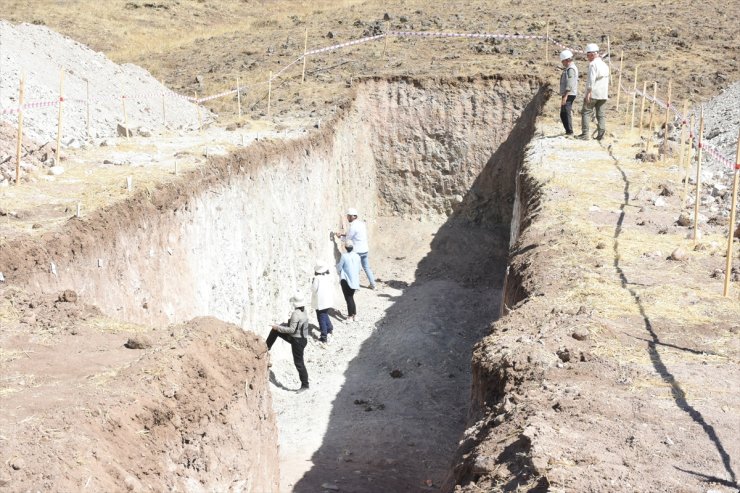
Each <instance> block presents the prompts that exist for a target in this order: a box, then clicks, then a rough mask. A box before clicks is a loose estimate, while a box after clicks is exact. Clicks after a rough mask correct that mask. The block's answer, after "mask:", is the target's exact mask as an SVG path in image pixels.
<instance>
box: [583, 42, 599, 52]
mask: <svg viewBox="0 0 740 493" xmlns="http://www.w3.org/2000/svg"><path fill="white" fill-rule="evenodd" d="M598 52H599V45H597V44H596V43H589V44H587V45H586V53H598Z"/></svg>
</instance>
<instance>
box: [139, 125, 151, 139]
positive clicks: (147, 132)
mask: <svg viewBox="0 0 740 493" xmlns="http://www.w3.org/2000/svg"><path fill="white" fill-rule="evenodd" d="M138 132H139V135H141V136H142V137H151V136H152V131H151V130H149V129H148V128H146V127H139V130H138Z"/></svg>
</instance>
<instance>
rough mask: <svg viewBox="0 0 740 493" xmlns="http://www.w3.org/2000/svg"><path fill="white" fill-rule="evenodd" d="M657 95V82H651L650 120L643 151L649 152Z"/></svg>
mask: <svg viewBox="0 0 740 493" xmlns="http://www.w3.org/2000/svg"><path fill="white" fill-rule="evenodd" d="M657 97H658V83H657V82H653V101H652V103H651V104H650V122H649V123H648V135H647V143H646V144H645V152H646V153H647V152H650V144H651V143H652V142H653V118H654V117H655V99H656V98H657Z"/></svg>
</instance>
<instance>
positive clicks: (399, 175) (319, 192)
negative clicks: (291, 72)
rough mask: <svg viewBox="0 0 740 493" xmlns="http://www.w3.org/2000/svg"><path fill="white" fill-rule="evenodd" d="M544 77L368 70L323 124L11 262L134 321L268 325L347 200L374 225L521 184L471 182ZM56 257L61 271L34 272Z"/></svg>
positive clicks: (305, 280) (327, 255)
mask: <svg viewBox="0 0 740 493" xmlns="http://www.w3.org/2000/svg"><path fill="white" fill-rule="evenodd" d="M541 85H542V84H541V82H539V81H538V80H536V79H534V78H522V79H503V78H498V77H485V78H484V77H480V78H470V79H456V80H434V79H429V80H424V81H417V80H410V79H395V80H380V79H377V80H367V81H365V82H363V83H362V84H360V85H358V89H357V92H356V96H355V98H354V101H353V102H352V103H350V104H349V105H347V106H346V108H345V109H344V110H343V113H342V114H341V115H340V116H339V117H337V119H336V120H335V122H334V123H333V124H331V125H329V126H327V128H326V129H325V130H323V131H322V132H320V133H318V132H317V133H316V134H313V135H312V136H310V137H306V138H305V139H299V140H297V141H292V142H287V143H283V142H280V143H263V144H258V145H256V146H253V147H251V148H249V149H247V150H245V151H242V152H240V153H237V154H235V155H232V156H230V157H229V158H227V159H223V160H220V161H218V162H215V163H213V165H212V166H210V167H209V168H208V169H206V170H205V176H204V177H201V174H200V172H198V171H196V172H194V173H191V174H190V175H188V177H187V178H186V179H184V180H183V181H182V183H177V184H174V185H169V186H162V187H159V189H158V190H156V191H155V192H154V194H152V195H146V194H140V195H139V196H138V197H137V198H135V199H133V200H130V201H128V202H126V203H124V204H118V205H116V206H113V207H112V208H110V209H108V210H106V211H101V212H99V213H96V214H95V215H93V216H92V217H91V218H90V219H89V220H88V221H85V222H81V221H73V222H72V223H71V224H69V225H68V226H67V227H66V231H61V232H60V233H57V234H55V235H52V236H47V237H43V238H41V239H39V240H38V242H30V244H28V245H24V244H19V245H16V248H17V249H18V250H23V249H25V250H26V255H25V258H26V259H27V261H26V263H23V262H20V265H15V266H12V267H14V268H5V269H4V270H5V271H6V272H11V271H17V272H21V273H22V272H27V274H28V278H29V280H30V285H31V286H33V287H35V288H36V289H39V290H42V291H57V290H60V289H67V288H71V289H75V290H77V291H78V293H80V294H81V295H82V296H83V299H85V301H87V302H92V303H95V304H97V305H98V306H100V307H101V309H103V311H105V312H106V313H108V314H109V315H111V316H114V317H117V318H121V319H125V320H129V321H135V322H141V323H147V324H154V325H159V324H166V323H171V322H179V321H183V320H188V319H190V318H192V317H195V316H199V315H212V316H215V317H218V318H220V319H223V320H225V321H228V322H233V323H236V324H238V325H240V326H242V327H243V328H245V329H253V330H256V331H257V332H261V331H262V329H263V328H265V327H266V324H268V323H270V322H273V321H274V319H275V317H276V316H281V315H282V314H283V312H284V311H285V307H286V306H288V298H289V297H290V296H291V294H292V293H293V292H294V291H295V290H296V289H297V290H299V291H301V292H303V293H306V294H307V293H308V292H309V282H310V278H311V274H312V269H313V265H314V264H315V262H316V260H318V259H321V260H324V261H327V262H328V261H331V260H332V259H333V256H332V254H333V250H332V243H331V242H330V240H329V232H330V231H335V230H336V229H337V228H338V227H339V220H340V218H341V212H342V211H343V210H345V209H346V208H347V207H350V206H352V207H357V208H358V209H359V210H360V211H361V215H362V216H363V217H364V218H365V219H368V221H369V223H370V225H371V226H372V222H373V218H374V217H376V216H377V215H382V214H395V215H403V216H421V215H450V214H453V213H454V212H455V211H457V210H460V211H462V210H463V209H465V208H466V204H467V208H468V209H470V207H471V205H474V204H476V203H480V202H481V201H480V200H479V199H480V198H481V197H483V196H485V198H486V200H485V203H486V204H488V205H489V206H491V207H498V206H495V205H492V204H495V203H496V202H497V197H499V196H500V197H508V196H513V186H514V185H513V180H507V179H504V180H501V181H500V182H497V181H496V180H495V179H489V180H488V183H487V184H486V186H485V187H481V186H480V185H478V186H476V184H475V181H476V179H478V180H479V174H480V173H481V170H482V169H483V167H484V166H486V165H487V163H488V165H489V166H490V164H491V163H490V162H489V160H490V159H491V155H492V154H493V153H494V151H495V150H496V149H497V147H498V146H499V144H501V143H502V142H503V141H504V140H505V139H506V138H507V136H508V135H509V132H510V131H511V129H512V128H513V127H514V125H515V123H516V122H517V120H518V118H519V116H520V114H521V113H522V111H523V109H524V108H525V107H526V106H527V104H528V103H529V102H530V101H531V100H532V98H533V97H534V95H535V94H536V93H538V91H539V92H540V93H541ZM524 144H525V143H524V142H522V143H521V146H522V147H523V145H524ZM494 164H497V163H494ZM507 167H512V166H511V165H509V164H507V163H503V164H501V165H498V168H500V169H503V168H507ZM510 174H511V172H510V173H507V174H506V175H505V176H504V178H506V177H508V176H509V175H510ZM471 187H472V189H471ZM476 197H477V199H476ZM504 202H506V201H504ZM500 207H502V209H501V211H499V212H494V214H493V215H494V216H495V219H494V220H495V221H497V222H507V221H508V220H509V219H510V215H511V204H510V203H508V204H503V205H502V206H500ZM507 209H508V212H506V210H507ZM21 253H22V252H21ZM15 258H16V259H17V258H23V257H22V256H21V255H17V256H16V257H15ZM98 259H101V260H100V263H99V262H98ZM7 261H8V260H7V259H3V258H2V257H0V265H3V263H5V262H7ZM52 261H54V262H55V263H56V264H57V266H58V268H57V271H58V274H57V276H54V275H52V274H50V273H48V272H40V271H41V270H42V269H43V270H46V269H44V267H45V266H48V265H49V263H50V262H52ZM16 262H18V261H17V260H16Z"/></svg>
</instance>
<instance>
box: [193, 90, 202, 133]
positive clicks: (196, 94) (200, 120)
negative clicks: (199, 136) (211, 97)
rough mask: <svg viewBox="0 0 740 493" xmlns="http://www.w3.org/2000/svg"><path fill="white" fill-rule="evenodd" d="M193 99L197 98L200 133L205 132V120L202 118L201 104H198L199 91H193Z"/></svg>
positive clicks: (196, 107)
mask: <svg viewBox="0 0 740 493" xmlns="http://www.w3.org/2000/svg"><path fill="white" fill-rule="evenodd" d="M193 97H194V98H195V101H194V103H195V109H196V110H197V111H198V132H202V131H203V120H202V119H201V117H200V104H198V91H193Z"/></svg>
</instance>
